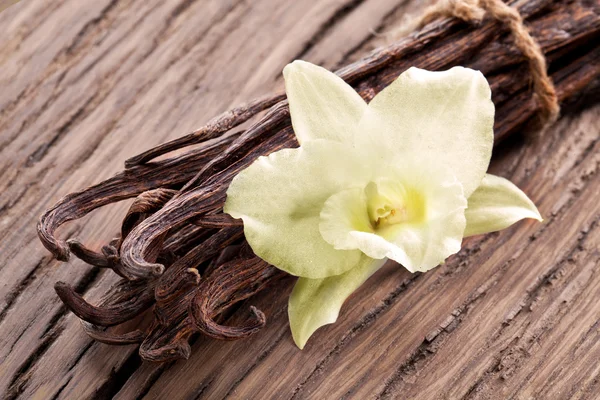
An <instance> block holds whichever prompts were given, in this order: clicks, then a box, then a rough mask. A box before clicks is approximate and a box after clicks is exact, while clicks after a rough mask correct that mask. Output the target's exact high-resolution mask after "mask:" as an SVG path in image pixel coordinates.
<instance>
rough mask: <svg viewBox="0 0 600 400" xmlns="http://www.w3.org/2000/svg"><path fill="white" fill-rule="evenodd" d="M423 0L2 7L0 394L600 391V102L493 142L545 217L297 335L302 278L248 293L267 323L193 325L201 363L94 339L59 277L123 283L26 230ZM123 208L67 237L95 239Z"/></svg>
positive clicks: (337, 56)
mask: <svg viewBox="0 0 600 400" xmlns="http://www.w3.org/2000/svg"><path fill="white" fill-rule="evenodd" d="M424 5H425V2H417V1H400V0H377V1H375V0H362V1H361V0H359V1H357V0H326V1H317V0H311V1H305V2H295V1H291V0H290V1H283V2H282V1H275V0H261V1H256V2H246V1H242V0H239V1H234V0H231V1H222V0H214V1H212V0H210V1H204V0H203V1H193V0H179V1H176V0H169V1H158V0H151V1H145V0H143V1H142V0H119V1H117V0H112V1H109V0H102V1H97V2H85V3H83V2H79V1H77V0H62V1H55V2H52V3H51V5H50V6H49V5H48V3H47V2H44V1H42V0H28V1H25V0H24V1H22V2H21V3H20V4H18V5H16V6H13V7H11V8H9V9H8V10H6V11H5V12H3V13H2V14H0V31H2V32H3V40H2V41H1V42H0V84H1V85H2V88H3V91H2V92H0V227H2V228H1V229H0V255H1V256H0V283H1V284H0V299H1V300H0V393H3V394H6V395H5V396H3V397H9V398H10V397H14V396H17V395H20V397H21V398H67V399H71V398H92V397H93V398H108V397H111V396H113V395H115V396H116V397H117V398H121V399H132V398H140V397H144V396H145V397H147V398H165V397H167V396H168V398H196V397H197V398H223V397H231V398H271V397H273V398H290V397H295V398H341V397H346V398H372V397H383V398H387V397H402V398H408V397H413V398H414V397H418V398H443V397H447V398H461V397H465V398H505V397H511V396H513V397H516V398H529V397H534V398H567V397H573V398H594V397H597V395H598V393H599V390H600V388H599V387H598V383H597V382H598V373H599V370H598V367H597V363H596V360H597V359H598V355H599V352H600V349H599V348H598V326H599V324H600V323H599V322H598V321H600V308H599V307H598V306H597V305H596V301H595V299H596V298H597V296H598V295H599V294H600V293H599V291H600V281H599V277H598V274H597V272H596V269H597V268H596V267H597V265H598V262H599V260H600V254H599V253H598V250H597V249H598V245H599V244H600V232H599V230H598V219H599V218H600V208H599V206H598V204H597V201H596V199H597V198H598V196H599V195H600V182H599V179H598V171H597V170H598V165H599V163H600V159H599V158H598V154H600V151H599V150H600V148H599V147H600V141H599V140H598V137H599V132H600V108H598V107H595V108H592V109H589V110H587V111H585V112H583V113H582V114H581V115H579V116H576V117H568V118H564V119H563V120H561V122H560V123H559V124H558V125H557V126H556V127H555V128H553V129H552V130H550V131H549V132H547V134H546V136H544V138H543V139H539V138H536V137H535V136H528V139H526V140H520V139H515V140H514V141H512V142H511V143H509V144H507V145H506V146H503V147H502V148H500V149H498V151H497V152H496V159H495V160H494V163H493V170H494V172H495V173H497V174H499V175H502V176H507V177H510V178H511V179H512V180H513V181H515V182H516V183H518V184H519V185H520V186H521V187H522V188H524V189H525V191H526V192H527V193H528V194H529V195H530V196H531V197H532V198H533V199H534V201H536V203H537V204H539V205H540V210H541V211H542V213H543V214H544V216H545V217H547V221H546V223H545V224H544V225H536V224H528V223H522V224H519V225H518V226H517V227H514V228H511V229H510V230H507V231H505V232H502V233H500V234H492V235H488V236H485V237H484V238H479V239H477V238H475V239H473V240H469V241H468V242H467V244H466V246H465V249H464V250H463V251H462V252H461V253H460V254H459V255H458V256H456V257H454V259H453V260H451V261H450V262H448V263H447V264H446V265H444V266H442V267H440V268H438V269H436V270H435V271H432V272H431V273H428V274H425V275H411V274H409V273H408V272H406V271H404V270H399V268H398V267H397V266H396V265H393V264H390V265H388V266H386V268H384V269H383V270H382V271H380V273H378V274H377V275H376V276H375V277H373V279H371V280H370V281H369V282H368V283H367V284H366V285H365V286H364V287H363V288H361V289H360V290H359V291H358V292H357V293H356V294H355V295H354V296H353V297H352V298H351V299H350V301H349V302H348V304H346V305H345V307H344V309H343V313H342V316H341V318H340V321H339V322H338V323H337V324H336V325H333V326H330V327H326V328H324V329H322V330H320V331H319V332H318V333H317V334H316V335H315V337H314V338H313V339H312V340H311V342H309V344H308V345H307V347H306V348H305V350H304V351H299V350H297V349H296V348H295V347H294V345H293V343H292V342H291V338H290V334H289V331H288V327H287V315H286V298H287V296H288V294H289V290H290V288H291V284H292V280H290V281H288V282H287V283H286V284H282V285H281V287H279V288H277V289H275V290H273V291H270V292H268V293H263V294H261V295H259V296H258V297H257V298H254V299H251V301H250V304H254V305H256V306H258V307H259V308H260V309H262V310H264V311H265V313H266V315H267V317H268V320H269V322H268V325H267V327H266V328H265V329H264V330H263V331H262V332H261V333H259V334H258V335H256V336H255V337H252V338H250V339H249V340H245V341H241V342H219V341H215V340H211V339H207V338H199V339H198V340H197V341H196V343H195V344H194V346H193V353H192V358H191V359H190V360H189V361H187V362H178V363H175V364H173V365H166V366H156V365H152V364H145V363H144V364H142V363H141V362H140V360H139V358H138V357H137V355H136V349H135V347H134V346H128V347H124V348H115V347H109V346H106V345H102V344H98V343H94V342H92V341H91V340H90V339H88V338H87V337H86V336H85V334H84V333H83V332H82V331H81V329H80V326H79V324H78V323H77V322H76V319H75V318H74V316H73V315H71V314H69V313H66V312H65V309H64V308H63V307H62V306H61V304H60V302H59V301H58V299H57V297H56V295H55V293H54V291H53V289H52V284H53V283H54V282H55V281H58V280H62V281H66V282H68V283H71V284H73V285H75V286H76V287H78V290H79V291H80V292H82V293H85V295H86V297H87V298H90V299H96V298H98V297H99V295H100V294H101V293H102V292H103V291H104V290H106V288H107V287H108V286H110V284H111V283H112V282H114V279H115V278H114V277H113V276H110V275H108V274H106V275H105V274H103V273H102V272H99V271H97V270H93V269H92V270H90V269H88V268H87V267H84V266H83V263H80V262H77V261H76V260H73V261H71V262H70V263H69V264H66V265H65V264H61V263H57V262H54V261H51V260H50V258H49V257H48V255H47V252H46V251H45V250H44V249H43V248H42V246H41V245H40V244H39V242H38V241H37V238H36V237H35V222H36V219H37V217H38V215H39V214H40V213H41V212H42V211H43V209H44V208H46V207H47V206H49V205H50V204H52V203H53V202H54V201H56V200H57V199H58V198H59V197H61V196H62V195H64V194H65V193H68V192H70V191H73V190H77V189H81V188H83V187H85V186H88V185H89V184H90V183H94V182H98V181H99V180H101V179H102V178H106V177H108V176H110V175H112V174H114V173H115V172H116V171H118V170H119V169H121V165H122V162H123V161H124V160H125V159H126V158H128V157H130V156H132V155H134V154H136V153H137V152H138V151H139V150H142V149H146V148H148V147H150V146H153V145H155V144H158V143H160V142H162V141H165V140H167V139H171V138H174V137H176V136H179V135H181V134H183V133H185V132H187V131H189V130H192V129H193V128H195V127H197V126H198V125H200V124H201V123H202V122H204V121H206V120H208V119H209V118H210V117H212V116H214V115H216V114H217V113H219V112H220V111H223V110H225V109H227V108H230V107H231V106H232V105H236V104H238V103H241V102H244V101H247V100H249V99H251V98H253V97H256V96H258V95H261V94H264V93H267V92H270V91H271V90H272V89H273V88H275V87H281V79H280V71H281V68H282V67H283V66H284V65H285V64H286V63H287V62H289V61H290V60H291V59H293V58H295V57H299V56H301V57H303V58H305V59H307V60H310V61H313V62H318V63H321V64H323V65H325V66H327V67H329V68H335V67H336V66H339V65H340V64H343V63H346V62H347V60H350V59H354V58H356V57H357V56H358V55H359V54H361V53H362V52H363V51H365V50H366V49H368V48H370V47H371V46H373V45H374V44H380V43H382V41H383V40H385V39H384V38H382V37H380V36H377V35H374V34H373V31H376V32H388V31H389V30H391V29H392V27H394V26H397V25H398V24H399V23H400V20H401V19H402V17H403V15H404V13H405V12H407V11H408V12H416V11H418V10H419V9H420V8H422V7H423V6H424ZM124 207H125V205H124V204H123V205H117V206H114V207H109V208H108V209H103V210H99V211H98V212H95V213H94V214H93V215H91V216H90V217H89V218H85V219H83V220H82V221H78V222H76V223H73V224H71V225H69V227H68V228H67V230H66V231H64V232H63V235H64V236H79V237H82V238H83V239H85V240H86V243H97V244H100V243H103V242H105V241H107V240H108V239H109V238H110V237H112V235H113V234H114V231H113V230H114V227H115V226H117V224H118V221H119V220H120V219H121V217H122V215H123V214H124ZM533 238H535V239H533ZM92 283H93V285H92ZM91 286H93V289H91V290H89V291H88V290H87V288H88V287H91ZM244 307H246V306H244ZM234 318H236V317H235V316H234ZM549 354H552V356H548V355H549Z"/></svg>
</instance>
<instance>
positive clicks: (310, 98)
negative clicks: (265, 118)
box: [283, 61, 367, 144]
mask: <svg viewBox="0 0 600 400" xmlns="http://www.w3.org/2000/svg"><path fill="white" fill-rule="evenodd" d="M283 77H284V78H285V90H286V94H287V98H288V102H289V105H290V114H291V116H292V125H293V127H294V132H295V133H296V137H297V138H298V142H299V143H300V144H304V143H306V142H307V141H310V140H315V139H327V140H334V141H338V142H343V143H347V144H351V143H352V141H353V140H354V137H355V135H356V133H357V132H358V122H359V121H360V118H361V117H362V115H363V113H364V111H365V109H366V108H367V103H365V101H364V100H363V99H362V97H360V95H359V94H358V93H356V91H355V90H354V89H353V88H352V86H350V85H348V84H347V83H346V82H344V80H343V79H342V78H340V77H339V76H337V75H336V74H334V73H333V72H330V71H328V70H326V69H325V68H322V67H319V66H316V65H314V64H311V63H308V62H305V61H294V62H293V63H291V64H288V65H287V66H286V67H285V68H284V69H283Z"/></svg>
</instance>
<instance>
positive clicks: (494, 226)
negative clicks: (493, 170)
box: [465, 174, 542, 237]
mask: <svg viewBox="0 0 600 400" xmlns="http://www.w3.org/2000/svg"><path fill="white" fill-rule="evenodd" d="M465 217H466V218H467V227H466V229H465V237H467V236H473V235H479V234H482V233H487V232H495V231H499V230H501V229H504V228H508V227H509V226H511V225H512V224H514V223H515V222H517V221H520V220H522V219H525V218H532V219H537V220H538V221H542V216H541V215H540V212H539V211H538V209H537V208H536V206H535V204H533V202H532V201H531V200H530V199H529V197H527V195H526V194H525V193H523V191H521V189H519V188H518V187H516V186H515V185H514V184H513V183H512V182H510V181H509V180H507V179H504V178H501V177H499V176H495V175H490V174H487V175H486V176H485V177H484V178H483V181H482V182H481V185H480V186H479V187H478V188H477V190H475V192H473V194H472V195H471V197H469V200H468V206H467V210H466V211H465Z"/></svg>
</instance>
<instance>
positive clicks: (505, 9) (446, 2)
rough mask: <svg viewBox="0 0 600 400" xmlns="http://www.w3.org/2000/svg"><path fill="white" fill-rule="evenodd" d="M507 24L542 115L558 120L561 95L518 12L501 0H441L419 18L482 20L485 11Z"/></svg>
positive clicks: (547, 120)
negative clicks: (559, 95) (525, 62)
mask: <svg viewBox="0 0 600 400" xmlns="http://www.w3.org/2000/svg"><path fill="white" fill-rule="evenodd" d="M486 14H487V15H489V16H490V17H492V18H494V19H496V20H497V21H499V22H501V23H502V24H504V25H505V26H506V27H507V28H508V29H509V30H510V32H511V33H512V35H513V38H514V43H515V46H516V47H517V48H518V49H519V51H521V52H522V53H523V55H524V56H525V57H526V58H527V60H528V63H529V69H530V71H531V77H532V83H533V92H534V94H535V96H536V97H537V100H538V102H539V104H540V106H541V110H540V117H541V118H542V122H543V124H544V125H547V124H549V123H552V122H554V121H556V119H557V118H558V115H559V113H560V106H559V104H558V96H557V94H556V89H555V88H554V84H553V83H552V80H551V79H550V77H549V76H548V73H547V65H546V58H545V57H544V53H543V52H542V49H541V48H540V45H539V44H538V42H537V41H536V40H535V39H534V38H533V37H532V36H531V34H530V33H529V31H528V30H527V27H526V26H525V24H524V22H523V18H522V17H521V14H519V12H518V11H517V10H516V9H514V8H512V7H510V6H509V5H508V4H506V3H504V2H503V1H502V0H440V1H438V2H437V3H436V4H434V5H432V6H430V7H428V8H427V9H426V10H425V13H424V14H423V16H422V17H421V19H420V20H419V22H418V27H419V28H422V27H423V26H425V25H426V24H428V23H430V22H432V21H433V20H436V19H438V18H444V17H455V18H459V19H461V20H463V21H465V22H469V23H479V22H481V21H482V20H483V18H484V17H485V15H486Z"/></svg>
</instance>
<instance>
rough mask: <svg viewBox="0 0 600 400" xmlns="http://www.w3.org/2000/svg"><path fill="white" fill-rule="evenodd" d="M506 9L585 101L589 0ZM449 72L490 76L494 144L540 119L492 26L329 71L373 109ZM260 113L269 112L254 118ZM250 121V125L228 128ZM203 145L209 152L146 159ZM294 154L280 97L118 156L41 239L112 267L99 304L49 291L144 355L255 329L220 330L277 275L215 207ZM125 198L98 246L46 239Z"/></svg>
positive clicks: (573, 95) (259, 317) (563, 88)
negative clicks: (129, 325) (198, 336)
mask: <svg viewBox="0 0 600 400" xmlns="http://www.w3.org/2000/svg"><path fill="white" fill-rule="evenodd" d="M509 3H510V4H511V5H512V6H513V7H516V8H517V9H518V11H519V12H520V13H521V15H522V16H523V18H524V19H525V21H526V24H527V26H528V28H529V30H530V32H531V34H532V36H533V37H534V38H535V39H536V40H537V41H538V42H539V44H540V46H541V48H542V50H543V52H544V54H545V56H546V59H547V62H548V65H549V75H550V77H551V78H552V80H553V81H554V84H555V87H556V91H557V94H558V97H559V100H560V102H561V103H562V104H565V103H569V102H573V101H577V100H580V99H581V98H582V97H583V96H585V97H583V98H585V99H587V100H588V101H589V100H590V99H592V101H594V100H596V99H598V93H600V90H599V87H600V85H599V81H600V10H599V5H598V3H597V2H596V1H594V0H591V1H589V0H573V1H548V0H529V1H513V2H509ZM290 61H291V60H290ZM455 65H462V66H466V67H470V68H474V69H477V70H481V71H482V72H483V74H484V75H485V76H486V77H487V79H488V81H489V82H490V85H491V87H492V93H493V101H494V103H495V105H496V124H495V137H496V140H497V141H499V140H501V139H503V138H505V137H507V136H508V135H510V134H511V133H514V132H518V131H519V129H520V128H522V127H523V126H524V125H525V124H526V123H530V122H531V121H532V120H535V118H536V116H537V114H538V112H539V103H538V101H537V100H536V98H535V96H534V95H533V93H532V88H531V80H530V75H529V69H528V64H527V62H526V59H525V57H524V56H523V55H522V54H521V52H520V51H519V50H517V49H516V48H515V47H514V45H513V42H512V37H511V35H510V33H509V32H507V30H506V29H505V28H504V27H503V26H502V25H501V24H499V23H498V22H496V21H494V20H491V19H484V20H483V21H482V22H481V23H480V24H478V25H477V26H473V25H469V24H466V23H464V22H461V21H459V20H456V19H453V18H450V19H443V20H437V21H434V22H432V23H430V24H428V25H426V26H425V27H423V28H422V29H420V30H419V31H416V32H413V33H412V34H410V35H409V36H407V37H405V38H403V39H401V40H399V41H397V42H396V43H393V44H392V45H390V46H389V47H386V48H382V49H378V50H376V51H374V52H373V53H372V54H370V55H368V56H367V57H365V58H363V59H362V60H360V61H357V62H355V63H353V64H351V65H348V66H346V67H344V68H342V69H340V70H339V71H337V73H338V74H339V75H340V76H341V77H342V78H343V79H345V80H346V81H347V82H349V83H350V84H351V85H353V86H354V87H355V88H356V90H357V91H358V92H359V93H360V94H361V95H362V96H363V98H365V100H367V101H369V100H370V99H372V98H373V96H375V94H376V93H378V92H379V91H380V90H382V89H383V88H384V87H385V86H387V85H388V84H389V83H390V82H392V81H393V80H394V79H395V78H396V77H397V76H398V75H399V74H400V73H402V72H403V71H404V70H406V69H408V68H409V67H411V66H416V67H420V68H424V69H428V70H445V69H448V68H451V67H452V66H455ZM263 111H265V112H266V113H265V115H264V116H263V117H262V118H258V117H257V115H258V114H260V113H261V112H263ZM251 119H254V120H255V122H254V123H253V124H251V125H250V127H249V128H247V129H246V130H239V131H237V130H236V127H238V126H240V125H241V124H243V123H245V122H247V121H249V120H251ZM238 129H239V128H238ZM205 142H206V143H205ZM200 143H204V144H203V145H202V146H194V147H193V149H190V150H188V151H187V152H185V153H179V155H177V156H172V157H171V158H166V159H165V158H164V157H163V158H162V159H161V160H160V161H153V160H154V159H155V158H157V157H158V156H162V155H165V154H167V153H169V152H171V151H173V150H177V149H182V148H185V147H188V146H191V145H198V144H200ZM296 146H298V144H297V142H296V139H295V137H294V134H293V132H292V127H291V122H290V116H289V111H288V107H287V102H286V100H285V95H282V94H278V95H274V96H272V97H269V98H265V99H262V100H258V101H254V102H252V103H250V104H248V105H246V106H242V107H239V108H236V109H233V110H231V111H229V112H226V113H225V114H223V115H221V116H219V117H217V118H215V119H213V120H212V121H211V122H209V123H208V124H207V125H206V126H204V127H203V128H201V129H199V130H197V131H195V132H193V133H191V134H189V135H187V136H183V137H181V138H179V139H176V140H173V141H172V142H169V143H166V144H163V145H160V146H158V147H156V148H153V149H150V150H148V151H145V152H143V153H141V154H140V155H138V156H136V157H133V158H131V159H129V160H127V161H126V163H125V170H123V171H122V172H120V173H119V174H117V175H116V176H114V177H112V178H110V179H108V180H106V181H104V182H101V183H99V184H97V185H94V186H92V187H90V188H88V189H86V190H83V191H81V192H77V193H72V194H69V195H67V196H66V197H64V198H63V199H61V200H60V201H59V202H58V203H57V204H56V205H54V206H53V207H52V208H51V209H49V210H48V211H46V212H45V213H44V215H42V217H41V219H40V222H39V224H38V233H39V237H40V239H41V240H42V242H43V244H44V245H45V246H46V248H47V249H48V250H50V252H52V254H53V255H54V256H55V257H56V258H57V259H59V260H63V261H66V260H68V258H69V255H70V254H72V255H75V256H76V257H78V258H80V259H82V260H84V261H85V262H87V263H88V264H90V265H93V266H97V267H102V268H110V269H112V270H113V271H114V272H115V273H116V274H118V275H120V276H121V277H122V279H121V280H120V281H119V282H118V283H117V284H116V285H115V286H114V287H112V288H111V289H110V290H109V291H108V293H106V295H105V296H104V298H103V300H101V301H100V303H99V304H97V305H91V304H89V303H88V302H87V301H85V300H84V299H83V298H82V297H81V296H80V295H79V294H77V293H76V292H75V291H74V290H73V288H71V287H70V286H68V285H66V284H64V283H60V282H59V283H57V284H56V286H55V288H56V291H57V293H58V295H59V296H60V298H61V299H62V301H63V302H64V303H65V304H66V306H67V307H68V308H69V309H71V310H72V311H73V312H74V313H75V314H76V315H77V316H78V317H79V318H80V319H81V320H82V323H83V326H84V329H85V330H86V332H87V333H88V334H89V335H90V336H91V337H93V338H94V339H97V340H99V341H101V342H105V343H110V344H129V343H140V344H141V346H140V355H141V356H142V358H144V359H146V360H153V361H167V360H173V359H177V358H187V357H189V355H190V351H191V348H190V345H189V339H190V337H191V336H192V335H193V334H194V333H197V332H200V333H202V334H205V335H207V336H210V337H214V338H218V339H239V338H244V337H247V336H249V335H251V334H253V333H255V332H256V331H258V330H259V329H260V328H261V327H262V326H264V324H265V322H266V319H265V316H264V314H263V313H262V312H261V311H259V310H257V309H256V308H254V307H250V312H249V315H248V317H247V322H246V323H245V324H242V325H241V326H228V325H223V322H224V321H225V320H226V317H227V316H229V315H230V314H231V312H232V310H233V309H234V308H232V306H234V305H235V304H236V303H239V302H241V301H242V300H245V299H247V298H248V297H250V296H252V295H253V294H255V293H257V292H259V291H261V290H263V289H264V288H266V287H268V286H269V285H273V284H276V283H277V282H278V281H280V280H281V279H282V278H284V277H286V274H285V273H283V272H280V271H279V270H277V269H275V268H274V267H272V266H270V265H268V264H267V263H265V262H264V261H262V260H261V259H259V258H258V257H256V256H255V255H254V254H253V253H252V250H251V249H250V248H249V246H248V244H247V243H246V242H245V240H244V236H243V227H242V225H241V221H238V220H234V219H232V218H230V217H229V216H228V215H226V214H223V212H222V206H223V202H224V200H225V192H226V190H227V187H228V185H229V182H230V181H231V179H232V178H233V177H234V176H235V175H236V174H237V173H238V172H239V171H241V170H242V169H244V168H245V167H247V166H248V165H249V164H250V163H252V162H253V161H254V160H255V159H256V158H257V157H259V156H261V155H266V154H269V153H271V152H273V151H276V150H279V149H281V148H285V147H296ZM281 190H285V188H282V189H281ZM129 198H134V199H135V200H134V201H133V204H132V205H131V208H130V209H129V212H128V213H127V215H126V217H125V219H124V220H123V223H122V225H121V227H120V231H119V229H118V228H117V227H115V231H116V232H117V231H118V235H117V237H116V238H115V239H113V240H112V241H111V242H110V243H108V244H106V245H105V246H104V247H103V248H102V249H101V250H100V251H98V250H93V249H89V248H87V247H86V246H84V245H83V244H82V243H80V242H79V241H77V240H74V239H71V240H67V241H66V243H65V242H63V241H61V240H59V239H57V238H56V237H55V236H54V232H55V231H56V229H57V228H58V227H59V226H61V225H63V224H64V223H66V222H68V221H71V220H74V219H78V218H81V217H83V216H84V215H86V214H88V213H89V212H91V211H92V210H94V209H96V208H99V207H102V206H105V205H107V204H110V203H114V202H118V201H121V200H125V199H129ZM148 310H152V314H151V315H152V316H153V322H152V323H151V324H150V326H149V327H148V328H147V329H138V330H134V331H132V332H129V333H121V332H120V333H115V330H114V328H111V327H114V326H116V325H119V324H122V323H125V322H127V321H130V320H132V319H134V318H136V317H138V316H139V315H140V314H142V313H144V312H146V311H148ZM244 311H245V308H244V309H241V310H240V311H238V312H244ZM246 312H247V311H246Z"/></svg>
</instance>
